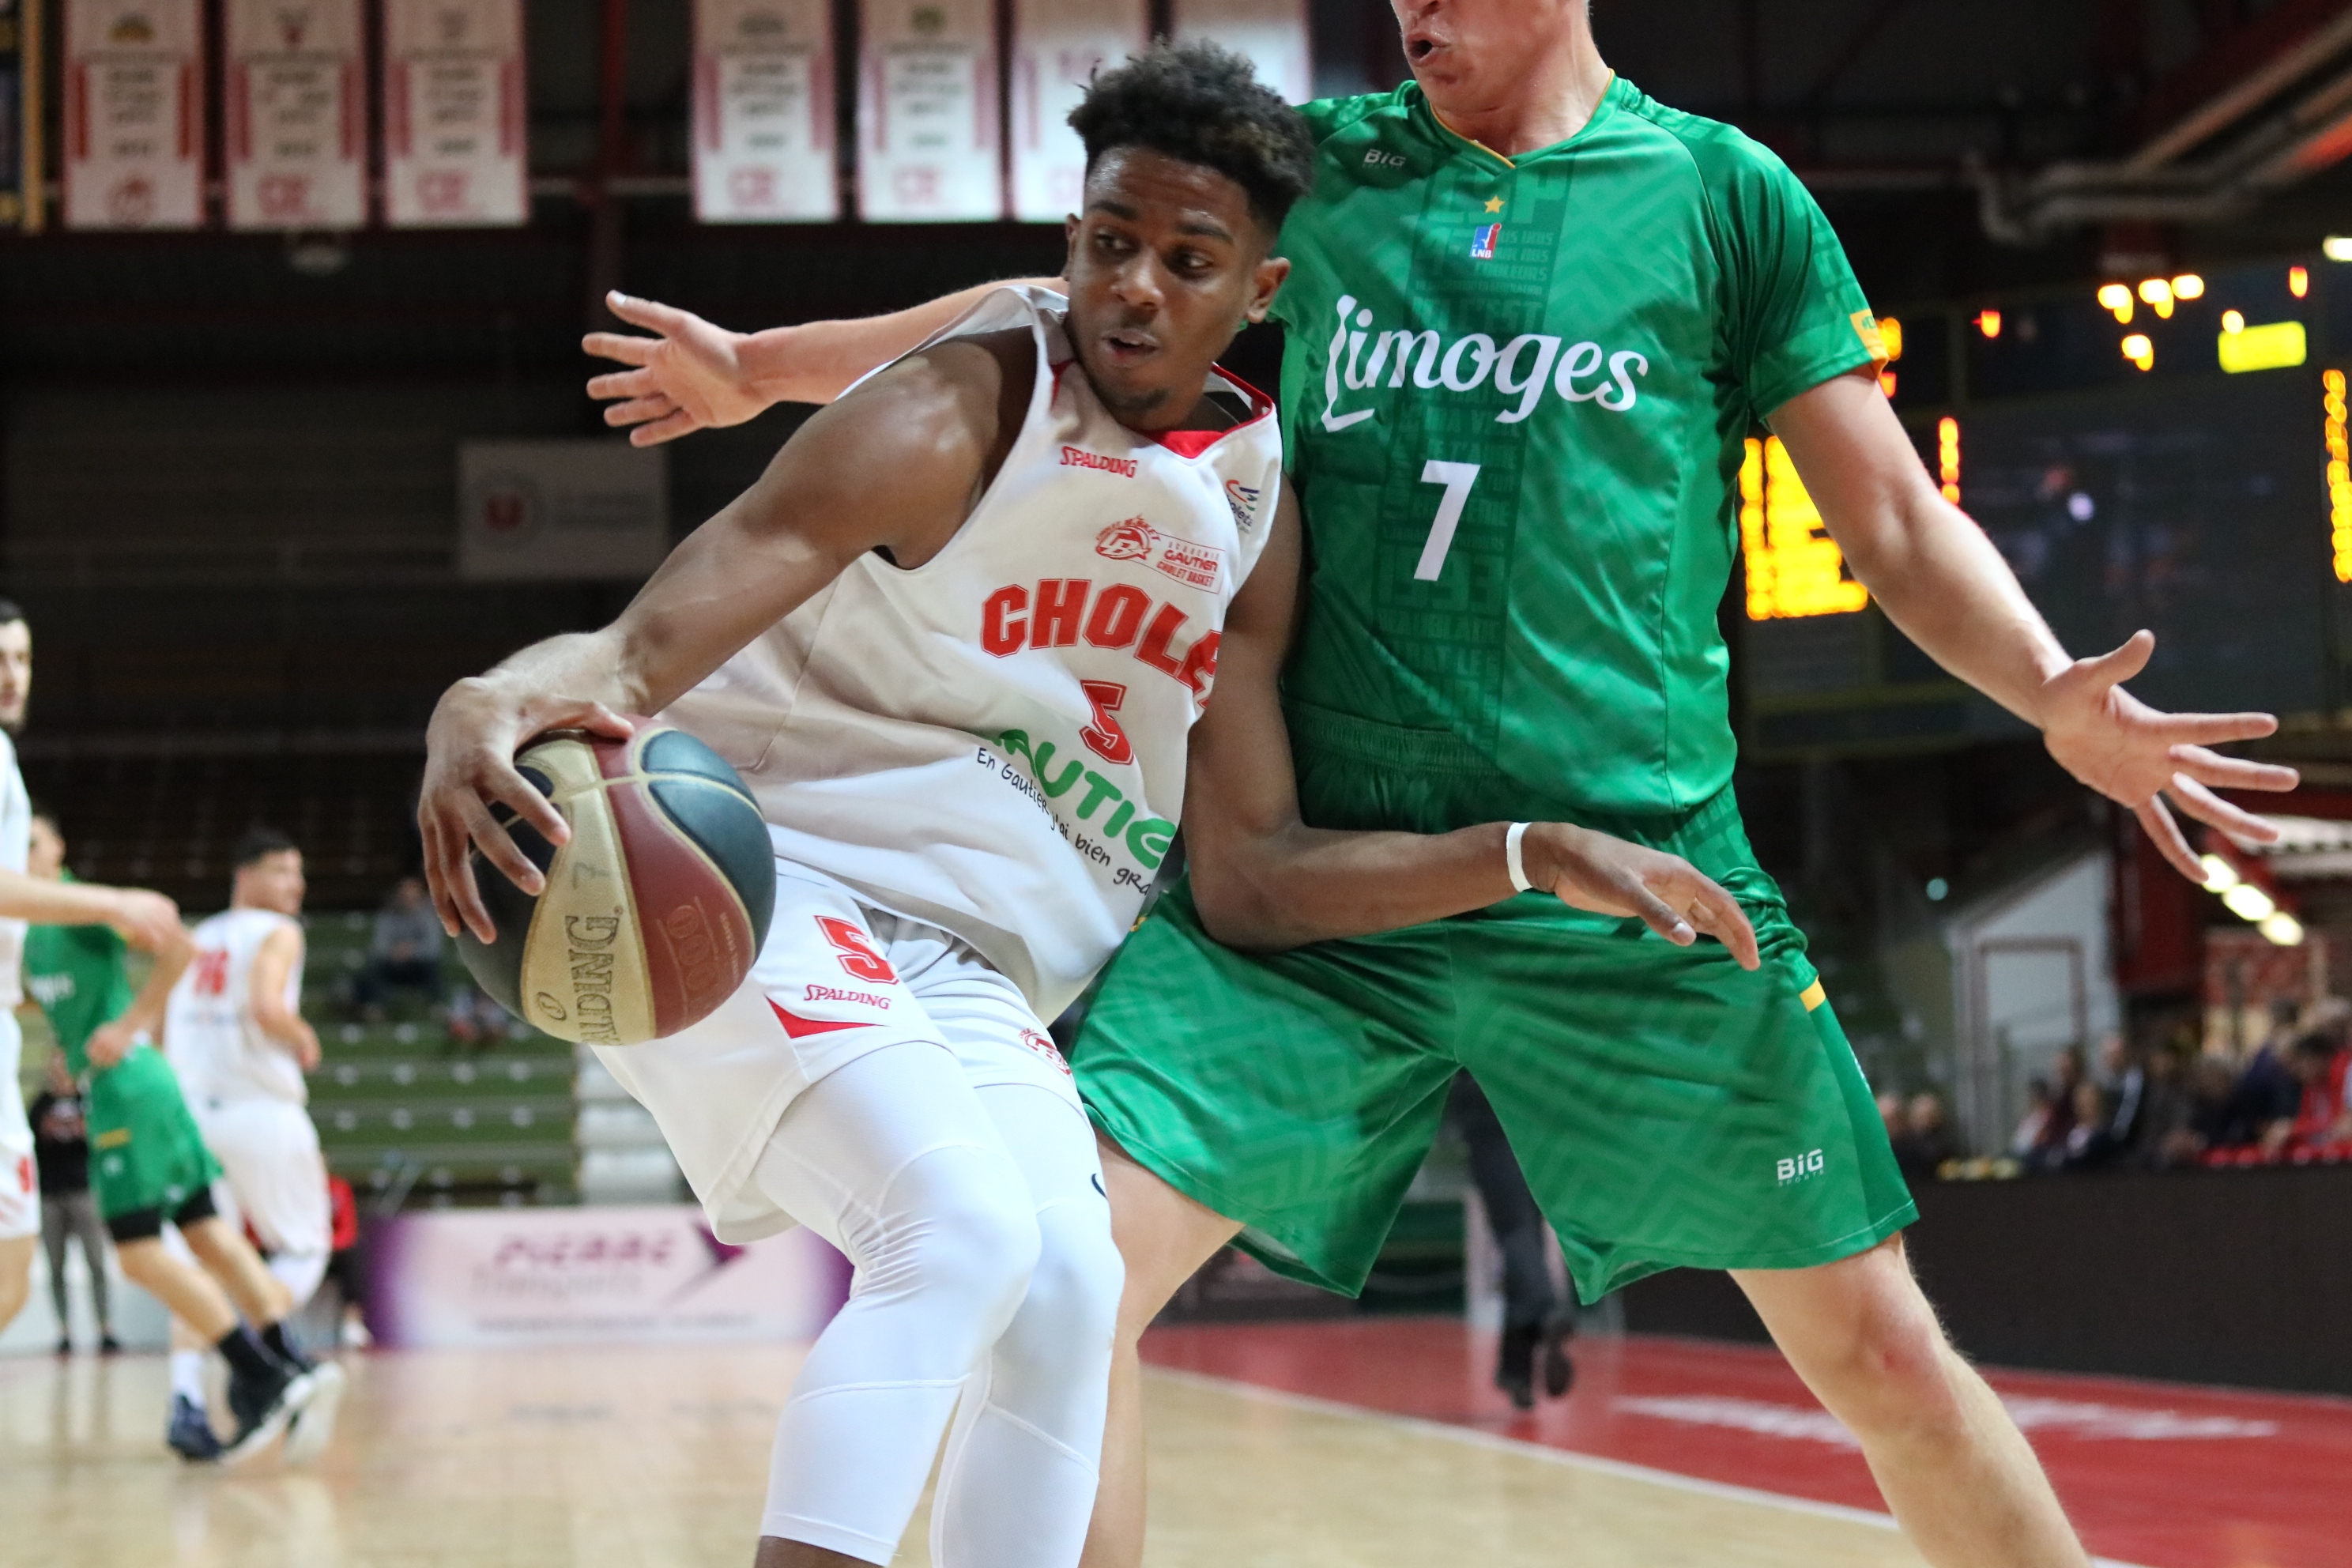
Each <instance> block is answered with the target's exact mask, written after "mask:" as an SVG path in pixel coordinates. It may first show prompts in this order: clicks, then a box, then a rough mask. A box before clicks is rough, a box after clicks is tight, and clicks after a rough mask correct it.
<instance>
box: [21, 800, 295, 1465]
mask: <svg viewBox="0 0 2352 1568" xmlns="http://www.w3.org/2000/svg"><path fill="white" fill-rule="evenodd" d="M65 858H66V846H65V839H64V838H63V837H61V836H60V835H59V834H58V826H57V823H56V821H55V819H54V818H52V817H51V816H48V814H47V813H46V812H44V811H41V810H39V809H35V811H34V812H33V816H32V833H31V837H30V847H29V849H28V850H27V852H26V860H25V869H26V875H27V876H30V877H34V878H37V879H43V880H53V881H71V880H72V879H73V878H72V873H70V872H68V871H67V870H66V869H65ZM171 934H172V936H173V937H174V938H175V939H176V940H173V941H169V942H166V943H165V944H164V945H163V947H162V948H161V949H160V950H159V951H158V952H157V953H156V956H155V966H154V968H153V969H152V971H150V972H149V973H148V976H147V982H146V984H144V985H142V986H141V987H140V988H139V989H138V990H136V991H135V992H134V991H133V990H132V988H131V977H130V973H129V971H128V969H127V967H126V965H125V963H124V957H125V955H126V953H127V952H128V951H129V944H128V943H127V942H124V941H123V939H122V938H121V935H119V934H118V933H117V932H116V931H114V929H113V928H112V927H110V926H105V925H70V926H69V925H36V926H34V927H32V928H31V929H30V930H29V931H26V936H25V989H26V991H27V992H28V993H30V994H31V995H32V998H33V1000H34V1001H36V1002H37V1003H38V1004H40V1007H41V1012H42V1014H43V1015H44V1016H47V1019H48V1021H49V1029H50V1032H51V1033H53V1034H54V1035H55V1036H56V1037H57V1041H58V1050H59V1051H61V1052H62V1053H63V1054H64V1056H65V1061H66V1070H67V1071H68V1072H70V1073H71V1074H72V1075H73V1076H74V1078H75V1079H77V1080H78V1081H79V1082H81V1083H83V1084H85V1085H86V1086H87V1094H88V1099H89V1150H90V1185H91V1187H92V1188H93V1189H94V1190H95V1193H96V1195H97V1198H98V1211H99V1214H100V1217H101V1218H103V1219H104V1220H105V1222H106V1228H107V1233H108V1234H109V1235H110V1236H111V1237H113V1238H114V1250H115V1256H116V1257H117V1258H120V1259H121V1263H122V1272H123V1273H124V1274H125V1275H127V1276H128V1277H129V1278H130V1279H131V1280H133V1281H134V1282H135V1283H137V1284H138V1285H140V1286H141V1287H142V1288H143V1289H146V1290H147V1292H148V1293H149V1294H151V1295H152V1296H153V1297H154V1298H155V1299H156V1300H159V1301H162V1302H163V1304H164V1306H165V1307H167V1308H168V1309H170V1310H171V1312H172V1314H173V1317H174V1318H175V1319H177V1320H178V1321H179V1322H180V1323H181V1324H183V1325H185V1326H186V1327H187V1328H188V1330H189V1331H191V1332H193V1333H194V1334H195V1335H196V1336H197V1337H198V1338H200V1339H201V1340H203V1341H204V1342H205V1343H207V1344H211V1345H213V1346H214V1347H215V1348H216V1349H217V1350H218V1351H219V1352H221V1354H222V1355H223V1357H225V1358H226V1360H227V1362H228V1365H229V1403H230V1406H231V1408H232V1410H233V1411H234V1412H235V1413H236V1417H237V1423H238V1431H237V1435H236V1440H235V1441H234V1442H232V1443H231V1444H229V1445H228V1446H227V1447H223V1445H222V1444H221V1442H220V1440H219V1438H218V1437H217V1436H215V1435H214V1433H213V1429H212V1425H211V1423H210V1421H209V1420H207V1419H206V1417H205V1411H204V1407H203V1404H202V1384H197V1385H196V1386H195V1388H194V1391H193V1396H192V1391H191V1390H189V1389H187V1388H185V1387H182V1388H179V1389H175V1390H174V1392H173V1400H172V1414H171V1420H170V1423H169V1426H168V1427H167V1429H166V1431H165V1435H164V1439H165V1441H166V1442H168V1443H169V1444H170V1445H171V1447H172V1448H173V1451H174V1452H176V1453H177V1454H179V1455H180V1456H181V1457H182V1458H186V1459H191V1460H206V1459H220V1458H227V1459H231V1460H235V1459H239V1458H245V1457H247V1455H249V1454H252V1453H255V1452H257V1451H258V1450H259V1449H260V1448H261V1447H264V1446H265V1445H266V1444H267V1443H268V1440H269V1438H270V1437H271V1436H275V1435H276V1433H277V1432H278V1430H279V1429H280V1428H282V1427H283V1426H285V1425H286V1423H287V1421H288V1420H289V1418H298V1417H299V1415H300V1414H307V1413H308V1412H307V1407H308V1406H310V1405H311V1404H312V1403H313V1401H314V1395H315V1393H316V1384H315V1379H314V1378H312V1377H311V1376H310V1375H309V1374H307V1373H306V1371H305V1369H304V1367H303V1366H302V1365H301V1364H300V1363H299V1356H298V1355H297V1354H296V1352H294V1350H293V1347H292V1345H291V1343H290V1342H289V1341H288V1340H287V1339H286V1337H285V1334H286V1331H285V1323H284V1320H285V1318H286V1316H287V1314H288V1312H289V1310H291V1309H292V1305H293V1299H292V1298H291V1297H290V1296H289V1294H288V1293H287V1290H286V1287H285V1286H283V1285H281V1284H279V1283H278V1280H277V1279H275V1278H274V1277H272V1276H271V1274H270V1272H269V1270H268V1268H266V1267H264V1266H263V1264H262V1261H261V1257H260V1255H259V1254H258V1253H257V1252H255V1251H254V1250H253V1247H252V1246H251V1244H249V1243H248V1242H247V1240H246V1239H245V1237H243V1236H242V1235H240V1234H239V1233H238V1232H236V1230H234V1229H231V1228H230V1227H229V1226H228V1225H227V1224H226V1223H225V1222H224V1221H223V1220H222V1219H221V1218H220V1217H219V1215H217V1214H216V1213H215V1211H214V1208H213V1202H212V1184H213V1182H214V1181H215V1179H217V1178H218V1177H219V1175H220V1173H221V1168H220V1165H219V1163H217V1162H216V1161H215V1160H214V1159H213V1157H212V1155H211V1153H210V1152H207V1151H206V1150H205V1145H204V1141H203V1139H202V1138H201V1137H199V1136H198V1134H197V1132H196V1122H195V1118H194V1116H192V1115H190V1114H189V1112H188V1107H187V1102H186V1100H184V1099H183V1098H182V1096H181V1093H180V1080H179V1078H178V1076H177V1075H176V1074H174V1073H173V1070H172V1066H171V1064H170V1063H169V1062H167V1061H165V1060H164V1059H163V1055H162V1053H160V1052H158V1051H157V1050H156V1049H155V1047H154V1046H153V1045H152V1043H151V1042H152V1040H153V1039H154V1038H155V1037H158V1036H160V1035H161V1034H162V1032H163V1011H164V1005H165V1003H166V1002H167V1001H168V999H169V998H170V996H171V994H172V986H173V983H174V982H175V981H177V980H178V979H179V977H180V973H181V972H182V971H183V970H184V969H186V968H187V966H188V961H189V959H190V958H191V957H192V956H193V955H194V952H195V949H194V944H193V943H191V942H189V940H188V938H187V935H186V933H185V932H184V931H179V930H178V929H177V927H176V922H175V924H174V928H173V931H172V933H171ZM167 1220H168V1221H170V1222H171V1223H173V1224H174V1225H176V1226H179V1230H180V1236H181V1238H182V1239H183V1240H184V1241H185V1242H186V1243H187V1244H188V1250H189V1251H190V1252H193V1253H194V1255H195V1256H196V1258H198V1259H199V1260H200V1261H201V1262H202V1263H203V1265H204V1267H203V1268H201V1269H199V1268H194V1267H191V1266H190V1265H189V1264H187V1263H186V1262H184V1261H183V1260H182V1259H181V1258H177V1257H175V1256H173V1254H172V1253H171V1252H169V1251H167V1250H166V1249H165V1247H164V1245H163V1226H164V1223H165V1222H166V1221H167ZM232 1300H234V1301H235V1302H236V1307H237V1308H241V1309H242V1310H244V1312H245V1315H246V1317H247V1319H248V1320H250V1321H251V1322H252V1323H253V1324H254V1326H255V1330H256V1331H257V1332H256V1331H248V1330H247V1328H246V1326H245V1324H244V1323H241V1322H239V1321H237V1313H236V1310H232V1308H231V1306H230V1302H231V1301H232ZM173 1373H174V1376H175V1378H176V1377H177V1376H178V1375H179V1373H180V1369H179V1368H178V1367H177V1366H175V1367H174V1368H173ZM333 1375H334V1376H336V1377H338V1378H339V1377H341V1372H340V1370H338V1371H337V1372H336V1373H334V1374H333ZM327 1435H328V1430H327V1429H326V1428H322V1427H317V1426H313V1428H312V1430H311V1431H310V1432H309V1433H308V1434H307V1437H308V1441H307V1442H306V1444H305V1446H304V1447H305V1451H306V1454H307V1452H308V1451H311V1450H313V1449H314V1448H315V1447H323V1446H324V1443H325V1440H326V1437H327ZM294 1457H302V1456H294Z"/></svg>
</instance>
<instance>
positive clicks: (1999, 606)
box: [1771, 375, 2296, 882]
mask: <svg viewBox="0 0 2352 1568" xmlns="http://www.w3.org/2000/svg"><path fill="white" fill-rule="evenodd" d="M1771 422H1772V428H1773V430H1774V431H1775V432H1776V433H1777V434H1778V435H1779V436H1780V438H1781V440H1783V441H1785V442H1786V443H1788V447H1789V456H1790V458H1793V459H1795V461H1796V465H1797V471H1798V473H1799V475H1800V476H1801V477H1802V479H1804V481H1805V489H1807V490H1809V491H1811V494H1812V498H1813V500H1814V501H1815V503H1816V504H1818V505H1819V506H1820V507H1821V510H1822V521H1824V522H1825V523H1827V524H1828V526H1829V531H1830V534H1831V536H1832V538H1834V539H1835V540H1836V541H1837V542H1838V545H1839V547H1840V548H1841V549H1843V551H1844V552H1845V557H1846V560H1847V561H1848V562H1849V563H1852V565H1853V574H1854V575H1855V577H1857V578H1859V579H1860V580H1861V581H1862V583H1863V584H1864V586H1865V587H1867V588H1869V590H1870V591H1871V594H1872V595H1874V597H1875V598H1876V599H1877V600H1878V602H1879V604H1880V605H1881V606H1882V607H1883V608H1884V609H1885V611H1886V615H1887V618H1888V619H1890V620H1892V621H1893V622H1894V623H1895V625H1896V626H1899V627H1901V628H1902V629H1903V633H1904V635H1905V636H1906V637H1909V638H1910V639H1911V640H1912V641H1913V642H1915V643H1917V644H1918V645H1919V647H1921V648H1923V649H1925V650H1926V651H1927V656H1928V657H1929V658H1933V659H1934V660H1935V661H1936V662H1937V664H1940V665H1942V666H1943V667H1944V668H1946V669H1948V670H1949V671H1951V672H1952V673H1953V674H1954V675H1956V676H1958V677H1959V678H1960V679H1962V680H1965V681H1967V682H1968V683H1969V685H1971V686H1973V687H1975V688H1976V689H1978V690H1979V691H1981V692H1983V693H1984V694H1985V695H1986V696H1988V697H1990V698H1991V699H1992V700H1994V701H1996V702H1998V703H2000V705H2001V706H2002V707H2004V708H2006V709H2008V710H2010V711H2011V712H2012V713H2014V714H2016V715H2017V716H2018V717H2019V718H2021V719H2022V720H2024V721H2026V722H2027V723H2029V724H2032V725H2033V726H2034V727H2035V728H2036V729H2038V730H2040V731H2042V741H2043V743H2044V744H2046V745H2047V746H2048V747H2049V748H2050V754H2051V755H2052V756H2053V757H2055V758H2056V759H2057V760H2058V763H2059V765H2060V766H2062V767H2063V768H2064V769H2065V770H2066V771H2067V772H2068V773H2072V774H2074V777H2075V778H2077V779H2079V780H2080V781H2082V782H2083V783H2084V784H2087V785H2089V786H2090V787H2091V788H2093V789H2095V790H2097V791H2098V792H2099V793H2100V794H2102V795H2105V796H2107V797H2108V798H2109V799H2111V800H2115V801H2118V802H2120V803H2121V804H2123V805H2126V806H2129V807H2130V808H2131V809H2132V811H2133V813H2134V815H2136V816H2137V817H2138V818H2139V822H2140V826H2142V827H2143V828H2145V829H2146V830H2147V835H2148V837H2150V838H2151V839H2153V840H2154V841H2155V843H2156V846H2157V847H2158V849H2160V850H2162V851H2163V852H2164V857H2165V858H2166V859H2168V860H2169V861H2171V862H2172V864H2173V865H2174V867H2175V868H2178V869H2179V871H2180V873H2181V875H2183V876H2185V877H2188V878H2190V879H2193V880H2196V881H2200V882H2201V881H2203V880H2204V879H2205V873H2204V871H2203V870H2202V869H2200V868H2199V866H2198V864H2197V857H2196V854H2195V853H2194V852H2193V851H2192V850H2191V849H2190V848H2189V841H2188V839H2187V838H2185V837H2183V836H2182V835H2181V831H2180V827H2179V824H2177V823H2176V822H2174V820H2173V818H2172V814H2171V812H2170V811H2168V810H2167V809H2166V807H2165V804H2164V797H2165V796H2167V795H2169V796H2170V797H2171V798H2172V800H2173V803H2174V804H2175V805H2179V807H2180V809H2181V810H2182V811H2184V812H2186V813H2188V814H2189V816H2192V817H2195V818H2196V819H2197V820H2198V821H2200V822H2203V823H2206V824H2209V825H2210V826H2214V827H2218V828H2221V829H2222V830H2223V831H2225V832H2228V833H2231V834H2235V835H2236V836H2238V837H2242V838H2252V839H2256V840H2260V841H2263V842H2265V843H2267V842H2269V841H2270V840H2272V839H2274V838H2276V837H2278V830H2277V829H2276V828H2275V827H2273V826H2271V825H2270V824H2269V823H2267V822H2265V821H2263V819H2262V818H2261V817H2259V816H2252V815H2251V814H2249V813H2247V812H2244V811H2241V810H2240V809H2238V807H2236V806H2234V805H2231V804H2230V803H2229V802H2228V801H2225V800H2223V799H2221V797H2220V796H2219V795H2215V794H2213V792H2212V790H2211V789H2210V788H2209V787H2208V786H2209V785H2219V786H2221V787H2223V788H2228V789H2251V790H2288V789H2293V788H2294V786H2295V783H2296V778H2295V773H2294V769H2292V768H2283V767H2277V766H2273V765H2269V764H2265V763H2250V762H2246V761H2243V760H2242V759H2240V758H2235V757H2225V756H2222V755H2221V754H2219V753H2218V752H2212V751H2209V750H2208V749H2207V748H2208V747H2210V746H2213V745H2217V744H2221V743H2222V742H2230V741H2249V740H2253V739H2255V738H2257V737H2260V736H2263V735H2267V734H2269V733H2271V731H2273V730H2276V729H2277V728H2278V721H2277V720H2276V719H2273V717H2272V716H2271V715H2269V714H2267V713H2162V712H2158V710H2155V709H2153V708H2150V707H2148V706H2147V704H2146V703H2144V702H2141V701H2140V700H2138V699H2137V698H2136V697H2133V696H2132V695H2131V694H2130V693H2129V692H2127V691H2126V690H2124V689H2123V686H2122V684H2121V683H2122V682H2124V681H2126V680H2129V679H2131V678H2132V677H2133V676H2136V675H2137V674H2138V673H2139V672H2140V671H2141V670H2142V669H2144V668H2147V658H2148V655H2149V653H2150V652H2151V651H2153V650H2154V648H2155V647H2156V638H2155V637H2153V636H2151V635H2150V634H2148V633H2147V632H2144V631H2143V632H2139V633H2137V634H2135V635H2134V636H2133V637H2132V639H2131V640H2130V641H2129V642H2127V643H2126V644H2124V646H2123V647H2119V648H2117V649H2116V650H2115V651H2114V652H2113V653H2108V654H2102V655H2100V656H2099V657H2098V658H2085V659H2074V658H2069V657H2067V654H2066V650H2065V649H2064V648H2063V647H2060V646H2059V644H2058V639H2057V637H2054V636H2053V635H2052V633H2051V630H2050V627H2049V626H2048V624H2047V623H2046V622H2044V621H2043V620H2042V616H2041V613H2040V612H2039V611H2037V610H2036V609H2034V607H2033V603H2032V600H2030V599H2028V598H2027V597H2026V596H2025V590H2024V589H2023V588H2022V587H2021V586H2020V585H2019V584H2018V581H2017V575H2016V574H2015V573H2013V572H2011V570H2010V569H2009V563H2008V562H2006V561H2004V560H2002V559H2001V555H2000V551H1998V550H1996V549H1995V548H1994V547H1993V543H1992V542H1991V541H1990V540H1989V539H1987V538H1986V537H1985V535H1984V531H1983V530H1982V529H1980V528H1979V527H1978V526H1977V525H1976V524H1975V523H1974V522H1973V521H1969V517H1968V514H1967V513H1965V512H1963V511H1961V510H1960V509H1959V508H1958V507H1956V506H1954V505H1953V504H1952V503H1951V502H1949V501H1948V500H1945V499H1944V497H1943V494H1942V492H1941V491H1939V490H1938V489H1937V488H1936V485H1935V482H1934V481H1933V480H1932V479H1929V478H1928V477H1927V468H1926V467H1925V466H1924V465H1923V464H1921V462H1920V461H1919V455H1918V453H1917V452H1916V451H1915V450H1914V449H1913V448H1912V446H1911V438H1910V437H1909V436H1908V435H1906V433H1905V432H1904V429H1903V425H1902V422H1901V421H1900V420H1898V419H1896V418H1895V410H1894V409H1893V408H1892V407H1891V406H1889V405H1888V404H1887V401H1886V399H1885V396H1884V395H1881V394H1880V392H1879V390H1878V387H1877V384H1876V383H1874V381H1872V380H1871V379H1870V378H1869V377H1867V376H1862V375H1842V376H1838V377H1836V378H1834V379H1833V380H1831V381H1828V382H1826V383H1824V384H1822V385H1820V386H1817V387H1814V388H1813V389H1812V390H1811V391H1810V392H1806V393H1801V394H1800V395H1797V396H1796V397H1793V398H1791V399H1790V401H1789V402H1788V403H1786V404H1785V405H1782V406H1781V407H1780V409H1779V410H1778V411H1776V412H1775V413H1774V414H1773V415H1772V421H1771Z"/></svg>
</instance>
